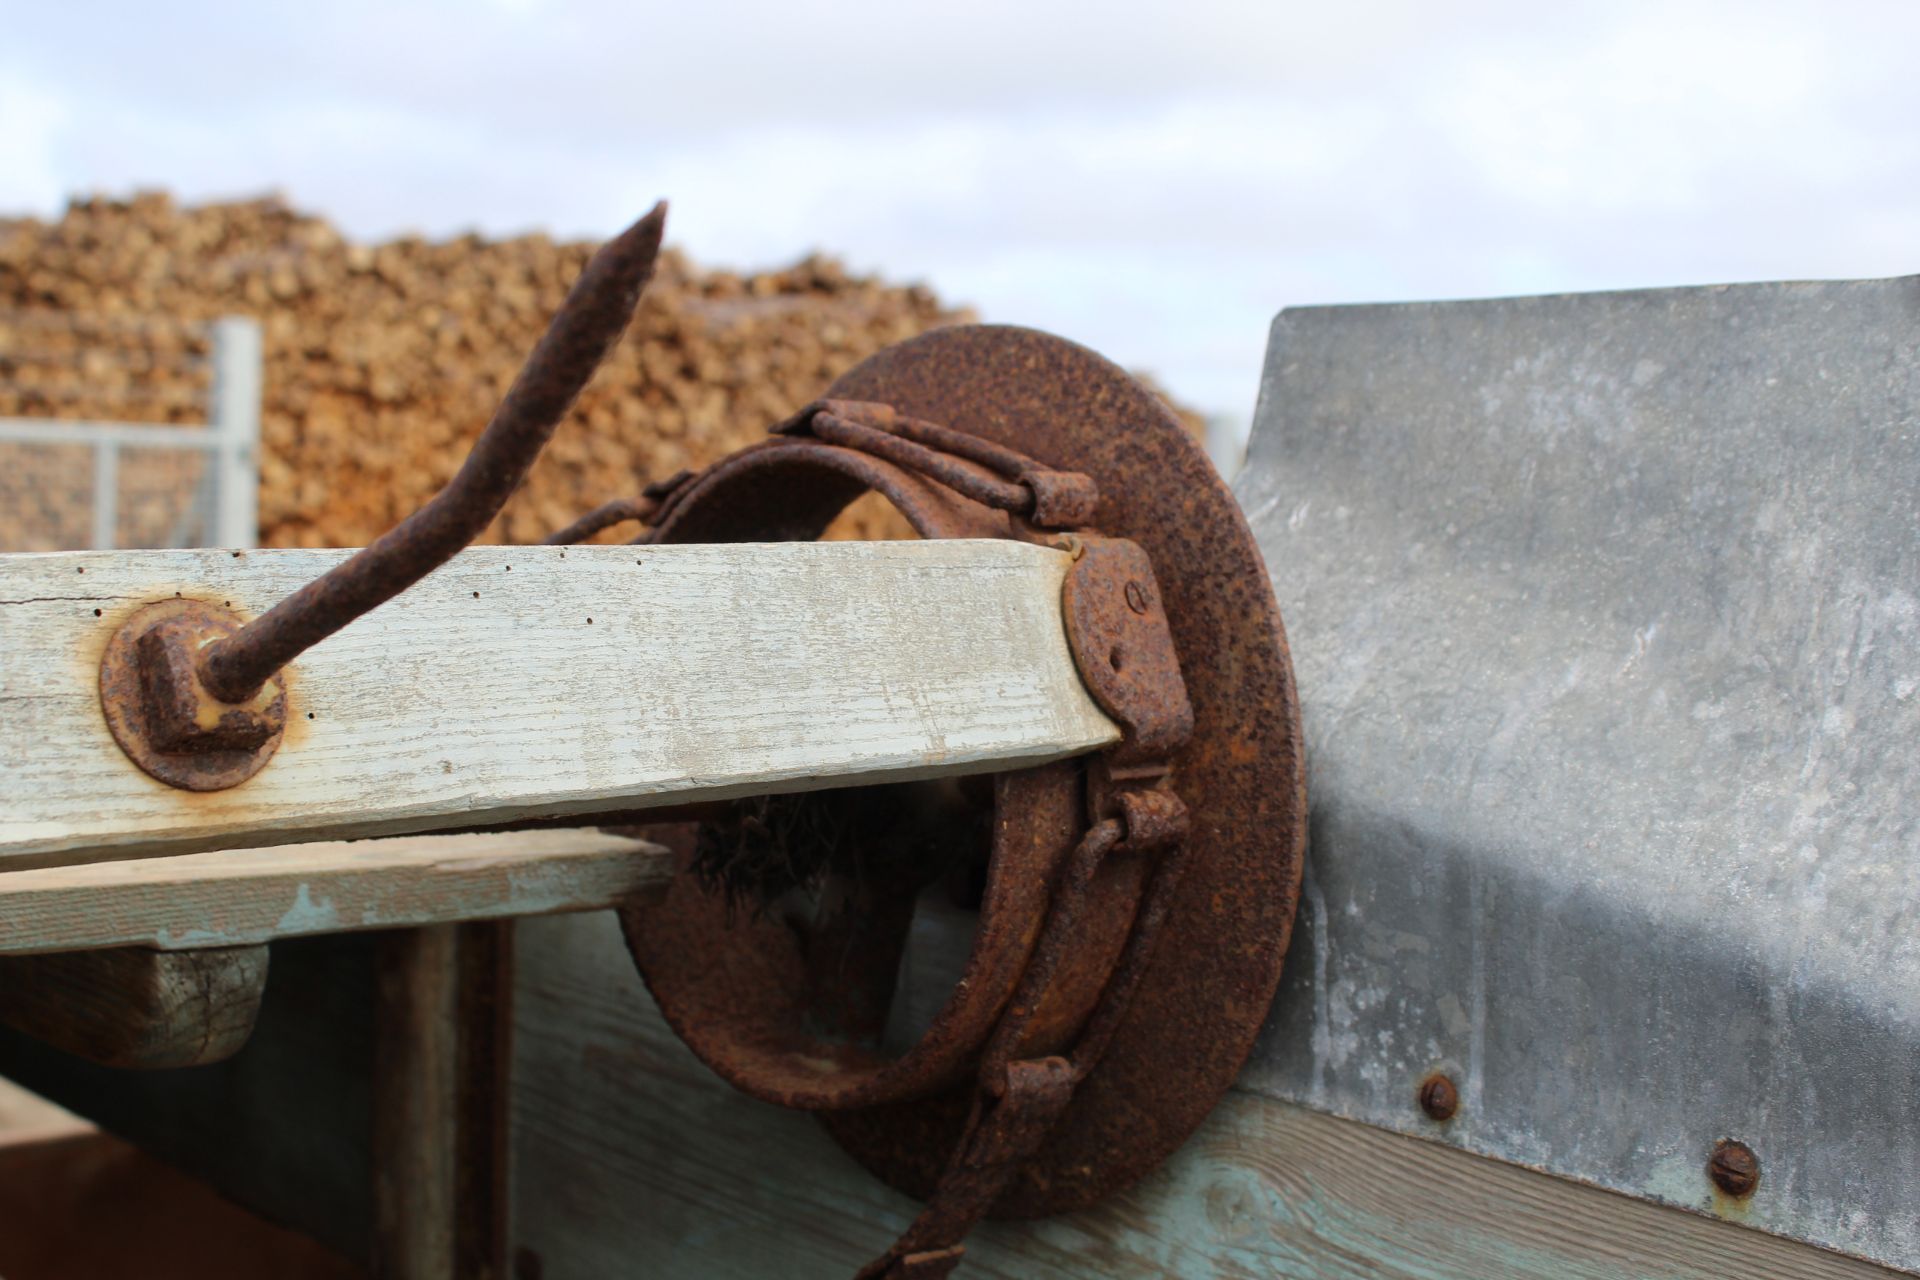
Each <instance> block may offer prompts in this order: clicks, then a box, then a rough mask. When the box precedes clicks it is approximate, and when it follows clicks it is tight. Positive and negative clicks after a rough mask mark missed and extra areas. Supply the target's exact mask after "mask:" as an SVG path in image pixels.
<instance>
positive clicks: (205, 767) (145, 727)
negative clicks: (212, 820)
mask: <svg viewBox="0 0 1920 1280" xmlns="http://www.w3.org/2000/svg"><path fill="white" fill-rule="evenodd" d="M240 625H241V620H240V618H239V616H238V615H236V614H235V613H233V611H232V610H231V609H227V608H223V607H216V606H214V605H212V604H208V603H206V602H203V601H199V600H185V599H179V598H175V599H172V600H163V601H160V602H158V603H155V604H151V605H148V606H147V607H146V608H144V609H141V610H139V611H138V612H136V613H135V614H134V615H133V616H132V617H130V618H128V619H126V620H125V621H124V622H123V623H121V624H120V625H119V626H117V627H116V628H115V629H114V631H113V633H112V634H111V635H110V636H109V637H108V639H107V646H106V650H105V652H104V653H102V654H101V657H100V709H101V711H102V713H103V714H104V715H105V717H106V721H107V728H108V729H109V730H110V731H111V732H112V733H113V740H114V741H115V742H117V743H119V744H120V749H121V750H122V751H124V752H126V753H127V757H128V759H130V760H132V761H133V762H134V763H135V764H137V765H139V766H140V768H141V769H143V770H145V771H146V772H147V773H148V774H150V775H151V776H152V777H154V778H157V779H159V780H160V781H161V782H164V783H166V784H167V785H169V786H174V787H179V788H181V789H183V790H186V791H219V790H222V789H224V788H226V787H232V786H237V785H239V784H240V783H242V782H245V781H246V780H247V779H248V778H251V777H252V776H253V775H254V774H256V773H258V772H259V771H260V770H261V769H262V768H264V767H265V765H266V763H267V761H268V760H269V759H271V758H272V756H273V754H274V752H275V750H276V749H278V747H279V745H280V741H281V738H282V736H283V735H284V732H285V729H286V721H287V692H286V679H287V678H286V674H285V673H284V672H282V673H281V674H279V675H276V676H274V677H273V678H272V679H271V680H269V681H268V682H267V683H266V684H265V685H264V686H262V687H261V689H260V690H259V692H258V693H256V694H255V695H254V696H253V697H252V698H251V699H250V700H249V701H247V702H244V703H227V702H222V701H220V700H219V699H217V698H215V697H214V696H213V695H212V694H211V693H209V692H208V691H207V689H206V687H205V685H204V683H203V682H202V680H201V676H200V670H199V656H200V652H201V650H202V648H203V647H204V646H205V645H206V644H207V643H209V642H210V641H212V640H214V639H217V638H219V637H222V636H227V635H231V634H232V633H233V632H235V631H237V630H239V628H240Z"/></svg>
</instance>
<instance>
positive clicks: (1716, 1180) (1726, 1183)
mask: <svg viewBox="0 0 1920 1280" xmlns="http://www.w3.org/2000/svg"><path fill="white" fill-rule="evenodd" d="M1707 1176H1708V1177H1709V1178H1711V1179H1713V1185H1714V1186H1716V1187H1718V1188H1720V1190H1722V1191H1724V1192H1725V1193H1726V1194H1728V1195H1730V1196H1733V1197H1735V1198H1736V1199H1739V1198H1742V1197H1745V1196H1750V1195H1752V1194H1753V1189H1754V1188H1755V1187H1757V1186H1759V1185H1760V1157H1759V1156H1756V1155H1755V1154H1753V1148H1752V1147H1750V1146H1748V1145H1747V1144H1746V1143H1744V1142H1735V1141H1734V1140H1733V1139H1732V1138H1722V1139H1721V1140H1720V1141H1718V1142H1716V1143H1714V1144H1713V1154H1712V1155H1710V1156H1708V1157H1707Z"/></svg>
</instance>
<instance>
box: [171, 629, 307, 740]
mask: <svg viewBox="0 0 1920 1280" xmlns="http://www.w3.org/2000/svg"><path fill="white" fill-rule="evenodd" d="M217 634H219V633H217V632H212V631H209V630H208V629H207V628H206V627H204V626H202V625H199V624H198V623H196V622H195V621H194V620H191V619H189V618H185V617H173V618H167V619H165V620H163V621H161V622H158V623H155V624H154V625H153V626H152V627H149V628H148V629H147V630H146V631H144V632H142V633H141V635H140V638H139V640H138V641H136V643H135V649H134V651H135V653H136V654H137V655H138V657H137V661H138V664H139V668H140V685H141V692H142V694H143V696H144V698H145V703H146V711H147V734H148V736H149V737H150V738H151V739H152V741H153V745H154V747H155V749H156V750H159V751H163V752H166V753H167V754H169V755H182V754H187V753H191V752H208V751H254V750H257V749H259V748H260V747H261V746H264V745H265V744H266V742H267V740H268V739H269V738H271V737H273V736H274V734H275V733H277V732H278V731H279V728H280V726H279V725H278V724H276V723H274V721H273V720H272V719H271V718H270V717H269V711H270V710H271V709H273V708H274V707H275V706H276V705H280V706H282V709H284V704H276V703H275V698H276V697H277V696H278V694H279V689H278V687H277V686H275V685H273V684H272V683H271V682H269V684H268V687H267V688H265V689H263V690H262V691H261V693H260V695H258V696H256V697H255V698H253V699H252V700H251V701H250V702H249V703H247V704H243V705H239V706H236V705H233V704H231V703H225V702H221V701H220V700H218V699H217V698H215V697H214V696H213V695H212V694H210V693H208V692H207V690H206V687H205V686H204V685H203V684H202V683H201V680H200V672H199V669H198V659H199V654H200V646H201V645H202V644H204V643H205V642H206V641H208V640H211V639H214V638H216V636H217Z"/></svg>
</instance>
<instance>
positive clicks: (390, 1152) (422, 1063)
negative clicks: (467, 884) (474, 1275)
mask: <svg viewBox="0 0 1920 1280" xmlns="http://www.w3.org/2000/svg"><path fill="white" fill-rule="evenodd" d="M459 932H460V931H459V929H458V928H457V927H456V926H454V925H450V924H443V925H435V926H433V927H432V928H427V929H408V930H404V931H401V932H396V933H390V934H386V935H384V936H383V937H382V938H381V939H380V949H379V952H378V956H379V959H378V964H379V972H378V975H377V976H376V978H375V982H374V1001H375V1003H374V1037H375V1039H374V1048H373V1233H374V1244H373V1259H372V1266H371V1270H372V1273H373V1277H374V1280H452V1277H453V1275H454V1238H455V1226H456V1224H455V1199H456V1195H455V1192H456V1188H457V1186H458V1170H457V1168H456V1166H455V1161H456V1158H457V1154H458V1150H459V1114H460V1109H459V1105H458V1099H459V1066H460V1061H459V1059H460V1052H459V1026H458V1012H459V1007H460V949H459Z"/></svg>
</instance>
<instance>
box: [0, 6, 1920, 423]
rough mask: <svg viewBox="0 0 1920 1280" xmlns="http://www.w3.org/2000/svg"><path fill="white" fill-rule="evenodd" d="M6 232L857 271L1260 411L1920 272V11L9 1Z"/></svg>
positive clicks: (3, 59)
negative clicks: (1689, 300) (801, 258)
mask: <svg viewBox="0 0 1920 1280" xmlns="http://www.w3.org/2000/svg"><path fill="white" fill-rule="evenodd" d="M0 14H4V22H3V23H0V30H3V31H4V36H3V37H0V214H4V213H38V214H43V215H50V214H54V213H57V211H58V209H59V207H60V204H61V203H62V201H63V200H64V199H65V198H66V197H67V196H68V195H69V194H71V193H75V192H89V191H104V192H108V193H124V192H127V191H129V190H131V189H133V188H135V187H141V186H164V187H168V188H171V189H172V190H173V191H174V192H176V193H177V194H178V195H180V196H181V197H183V198H186V199H192V200H198V199H203V198H209V197H222V196H234V195H247V194H253V193H257V192H260V191H263V190H267V189H278V190H280V191H282V192H284V193H285V194H286V195H287V196H288V197H289V198H290V199H292V200H293V201H294V202H295V203H296V204H297V205H299V206H301V207H303V208H307V209H310V210H313V211H316V212H319V213H323V214H325V215H327V216H328V217H330V218H332V219H333V220H335V221H336V222H337V223H339V224H340V225H342V226H343V227H344V228H345V229H346V230H347V231H348V232H349V233H350V234H352V235H355V236H358V237H380V236H386V235H389V234H392V233H395V232H400V231H405V230H417V231H424V232H427V233H429V234H434V235H442V234H447V233H451V232H456V231H460V230H464V229H468V228H474V227H477V228H479V229H481V230H483V231H485V232H488V233H495V234H497V233H508V232H514V231H519V230H525V229H529V228H544V229H547V230H550V231H553V232H555V233H558V234H561V235H590V236H597V235H603V234H606V233H607V232H609V231H611V230H614V229H616V228H617V227H618V226H619V225H620V224H621V223H622V222H624V220H626V219H628V218H630V217H631V216H633V215H634V214H636V213H637V212H639V211H641V210H643V209H645V207H646V206H647V205H648V203H649V202H650V201H651V200H652V199H653V198H654V197H655V196H657V195H666V196H669V197H671V198H672V200H673V202H674V214H673V222H672V224H671V227H670V235H671V237H672V238H674V239H676V240H677V241H678V242H679V243H680V244H681V245H682V246H684V247H685V248H687V249H688V250H689V251H690V252H692V253H693V254H694V255H695V256H696V257H697V258H699V259H700V260H701V261H703V262H707V263H712V264H724V265H734V266H754V265H767V264H774V263H778V262H782V261H785V260H789V259H791V258H794V257H796V256H798V255H800V254H802V253H804V252H806V251H807V250H809V249H813V248H820V249H825V250H828V251H830V252H834V253H837V254H840V255H842V256H844V257H846V258H847V259H849V260H850V261H851V262H853V263H854V264H855V265H857V266H861V267H866V268H877V269H879V270H882V271H884V272H886V273H887V274H889V275H891V276H895V277H902V278H921V279H926V280H928V281H930V282H931V283H932V284H934V285H935V287H937V288H938V289H939V290H940V292H941V293H942V294H943V295H944V296H946V297H948V298H950V299H953V300H956V301H965V302H970V303H973V304H975V305H976V306H978V307H979V308H980V310H981V311H982V313H983V314H984V315H985V316H986V317H987V318H989V319H995V320H1005V321H1013V322H1019V323H1025V324H1034V325H1038V326H1041V327H1043V328H1048V329H1052V330H1055V331H1057V332H1060V333H1063V334H1066V335H1067V336H1070V337H1073V338H1076V339H1079V340H1081V341H1083V342H1086V343H1088V344H1090V345H1092V346H1094V347H1097V348H1099V349H1101V350H1103V351H1105V352H1106V353H1107V354H1109V355H1112V356H1114V357H1115V358H1116V359H1119V360H1121V361H1122V362H1124V363H1126V364H1128V365H1131V366H1134V367H1141V368H1148V369H1153V370H1156V371H1158V372H1159V373H1160V374H1161V375H1162V376H1163V377H1164V378H1165V380H1166V381H1167V382H1168V383H1169V384H1170V385H1171V386H1172V387H1173V389H1174V390H1175V391H1176V392H1177V393H1178V394H1180V395H1182V396H1183V397H1185V398H1186V399H1188V400H1189V401H1191V402H1194V403H1196V404H1198V405H1200V406H1202V407H1204V408H1207V409H1209V410H1213V411H1217V412H1222V413H1227V414H1234V415H1239V416H1242V417H1244V416H1245V415H1246V414H1247V413H1248V412H1249V411H1250V410H1251V407H1252V403H1253V398H1254V393H1255V387H1256V375H1257V371H1258V368H1259V360H1260V352H1261V346H1262V343H1263V340H1264V337H1265V330H1266V324H1267V321H1268V319H1269V318H1270V317H1271V315H1272V313H1273V312H1274V311H1275V310H1277V309H1278V308H1280V307H1282V306H1287V305H1293V304H1303V303H1321V302H1345V301H1372V300H1381V299H1412V298H1435V297H1458V296H1473V295H1488V294H1502V293H1520V292H1542V291H1552V290H1562V289H1598V288H1617V287H1625V286H1635V285H1653V284H1679V283H1699V282H1706V281H1722V280H1740V279H1765V278H1783V277H1820V276H1871V275H1894V274H1907V273H1913V272H1920V0H1882V2H1880V3H1867V2H1865V0H1859V2H1855V3H1846V2H1844V0H1825V2H1823V3H1819V4H1813V3H1805V4H1799V5H1784V4H1774V3H1769V2H1768V0H1739V2H1738V3H1689V2H1688V0H1665V2H1662V3H1640V2H1638V0H1608V2H1607V3H1585V2H1584V0H1559V2H1558V3H1551V4H1542V3H1539V0H1527V2H1525V3H1495V4H1480V5H1439V4H1432V3H1419V2H1417V0H1387V2H1385V3H1360V2H1347V3H1327V2H1325V0H1322V2H1321V3H1316V4H1313V5H1299V4H1288V3H1281V2H1278V0H1274V2H1271V3H1237V2H1235V0H1186V3H1184V4H1180V5H1166V6H1163V7H1150V6H1146V5H1142V4H1139V3H1137V2H1136V0H1109V3H1106V4H1096V3H1091V2H1089V0H1081V2H1080V3H1074V4H1059V3H1053V2H1051V0H1017V2H1014V0H968V2H967V3H965V4H949V3H939V4H930V3H928V4H914V3H901V2H900V0H887V2H884V3H883V2H881V0H841V2H840V3H837V4H834V5H831V6H815V7H809V6H805V5H794V4H787V3H773V2H772V0H735V2H731V3H723V2H718V0H682V2H681V3H677V4H674V5H671V6H656V5H647V4H633V3H618V2H616V0H590V2H586V3H561V2H560V0H491V2H490V3H489V2H484V0H468V2H467V3H451V2H437V3H436V2H428V3H417V4H410V3H404V2H402V0H332V2H331V3H326V4H306V5H298V6H295V5H274V4H261V3H259V0H246V2H245V3H227V2H225V0H172V3H169V4H166V5H153V4H147V3H142V4H138V5H134V4H124V5H122V4H86V3H78V2H68V3H59V4H56V3H50V2H46V3H42V2H38V0H4V2H0Z"/></svg>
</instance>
